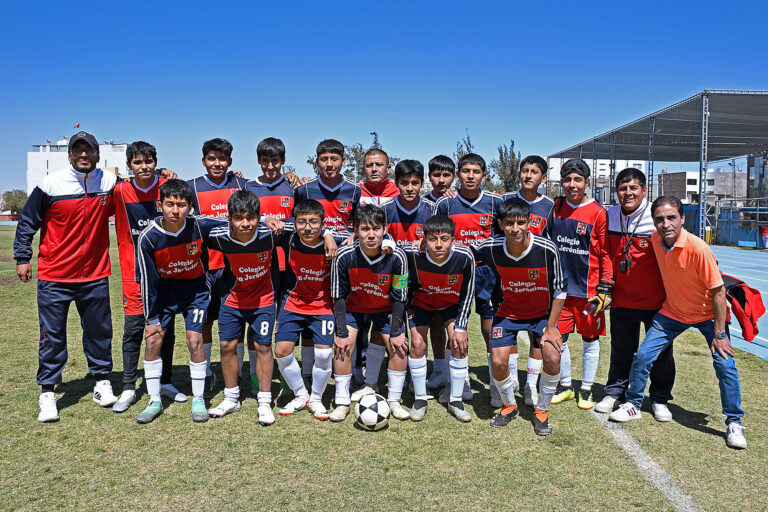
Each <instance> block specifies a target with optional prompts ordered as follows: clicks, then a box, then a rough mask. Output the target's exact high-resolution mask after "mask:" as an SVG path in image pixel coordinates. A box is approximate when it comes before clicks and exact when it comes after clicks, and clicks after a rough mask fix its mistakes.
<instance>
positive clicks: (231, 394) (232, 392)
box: [224, 386, 240, 402]
mask: <svg viewBox="0 0 768 512" xmlns="http://www.w3.org/2000/svg"><path fill="white" fill-rule="evenodd" d="M224 398H226V399H227V400H229V401H231V402H237V401H238V400H240V386H235V387H233V388H224Z"/></svg>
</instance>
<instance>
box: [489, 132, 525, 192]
mask: <svg viewBox="0 0 768 512" xmlns="http://www.w3.org/2000/svg"><path fill="white" fill-rule="evenodd" d="M498 150H499V158H498V159H495V160H492V161H491V163H490V164H488V169H489V171H490V172H489V174H491V173H493V174H494V175H495V178H496V180H495V181H498V183H499V184H500V185H501V187H502V190H503V191H505V192H512V191H515V190H517V189H518V188H520V179H519V177H518V171H519V169H520V153H519V152H518V153H517V154H515V141H514V140H510V141H509V146H507V145H506V144H502V145H501V146H499V147H498Z"/></svg>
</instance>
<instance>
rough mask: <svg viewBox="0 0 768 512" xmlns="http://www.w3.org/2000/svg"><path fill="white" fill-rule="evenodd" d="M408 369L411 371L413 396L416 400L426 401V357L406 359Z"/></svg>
mask: <svg viewBox="0 0 768 512" xmlns="http://www.w3.org/2000/svg"><path fill="white" fill-rule="evenodd" d="M408 368H410V369H411V379H412V380H413V394H414V398H416V400H426V399H427V356H426V355H424V356H421V357H418V358H413V357H409V358H408Z"/></svg>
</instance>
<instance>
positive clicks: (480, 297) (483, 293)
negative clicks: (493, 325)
mask: <svg viewBox="0 0 768 512" xmlns="http://www.w3.org/2000/svg"><path fill="white" fill-rule="evenodd" d="M495 285H496V275H495V274H494V273H493V270H491V267H488V266H486V265H480V266H478V267H476V268H475V312H476V313H477V314H478V315H480V317H481V318H493V307H492V306H491V295H492V294H493V287H494V286H495Z"/></svg>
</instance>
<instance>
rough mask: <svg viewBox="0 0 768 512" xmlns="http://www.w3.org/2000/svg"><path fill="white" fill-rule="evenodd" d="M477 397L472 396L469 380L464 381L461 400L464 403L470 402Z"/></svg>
mask: <svg viewBox="0 0 768 512" xmlns="http://www.w3.org/2000/svg"><path fill="white" fill-rule="evenodd" d="M474 397H475V395H473V394H472V388H471V387H470V386H469V380H465V381H464V390H463V391H462V392H461V399H462V401H464V402H470V401H472V399H473V398H474Z"/></svg>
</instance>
